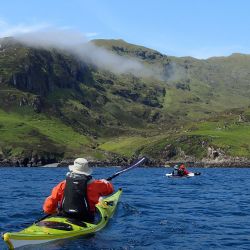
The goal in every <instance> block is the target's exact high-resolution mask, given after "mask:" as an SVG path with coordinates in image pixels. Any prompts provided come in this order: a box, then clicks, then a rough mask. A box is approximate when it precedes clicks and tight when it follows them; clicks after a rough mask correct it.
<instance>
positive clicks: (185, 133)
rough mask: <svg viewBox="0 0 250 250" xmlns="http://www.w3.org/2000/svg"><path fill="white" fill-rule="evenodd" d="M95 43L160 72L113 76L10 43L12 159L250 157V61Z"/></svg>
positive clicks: (2, 82)
mask: <svg viewBox="0 0 250 250" xmlns="http://www.w3.org/2000/svg"><path fill="white" fill-rule="evenodd" d="M92 43H93V44H95V46H98V47H102V48H105V49H107V50H108V51H110V53H112V54H114V55H118V56H120V57H121V58H130V59H131V58H132V59H133V60H136V61H137V62H139V63H140V64H142V65H143V66H144V67H145V68H147V69H150V70H151V71H150V72H154V74H151V75H146V76H138V75H136V74H133V72H132V73H114V72H113V73H112V72H111V71H108V70H106V69H101V68H99V67H96V66H95V65H93V64H90V63H87V62H85V61H84V60H81V59H80V58H78V57H77V56H75V55H73V54H72V53H70V52H69V51H62V50H57V49H41V48H40V49H39V48H33V47H30V46H27V45H23V44H21V43H19V42H18V41H16V40H14V39H13V38H4V39H1V40H0V45H1V46H0V66H1V67H0V117H1V119H0V131H1V141H0V158H1V159H2V160H5V161H6V160H8V159H10V160H12V161H15V160H20V159H22V160H24V159H25V161H26V162H28V161H30V160H31V159H32V160H33V161H35V162H38V161H40V162H41V161H43V162H51V161H58V160H61V159H72V158H74V157H77V156H79V155H87V156H88V157H89V158H90V159H92V160H95V161H98V160H100V161H104V160H114V159H122V160H123V159H125V160H126V159H129V158H132V157H136V156H138V155H139V154H146V155H147V156H149V157H150V158H151V159H152V160H157V161H159V162H160V161H162V162H164V161H165V160H180V159H181V160H183V159H186V160H187V159H189V160H201V159H203V158H206V157H208V152H210V151H209V150H210V149H211V148H213V150H214V151H216V152H219V153H218V154H219V155H223V157H237V156H238V157H247V158H249V156H250V151H249V147H250V145H249V144H250V143H248V141H247V140H244V139H245V138H246V137H244V135H246V134H248V133H249V132H248V131H249V106H250V99H249V91H250V90H249V88H248V82H249V79H250V75H249V73H248V69H249V67H250V56H248V55H241V54H233V55H231V56H229V57H218V58H210V59H207V60H197V59H195V58H191V57H185V58H176V57H170V56H166V55H162V54H161V53H159V52H157V51H155V50H152V49H148V48H145V47H142V46H137V45H133V44H128V43H126V42H125V41H123V40H94V41H92ZM209 157H212V158H213V157H214V156H209Z"/></svg>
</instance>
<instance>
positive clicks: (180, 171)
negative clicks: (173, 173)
mask: <svg viewBox="0 0 250 250" xmlns="http://www.w3.org/2000/svg"><path fill="white" fill-rule="evenodd" d="M188 174H189V171H188V170H187V169H186V167H185V165H184V164H183V163H182V164H181V165H180V166H179V168H178V170H177V175H179V176H185V175H188Z"/></svg>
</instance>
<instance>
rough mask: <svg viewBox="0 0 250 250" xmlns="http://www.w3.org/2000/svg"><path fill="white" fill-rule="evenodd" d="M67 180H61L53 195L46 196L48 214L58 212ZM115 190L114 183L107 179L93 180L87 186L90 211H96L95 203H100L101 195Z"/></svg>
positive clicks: (45, 202) (45, 206) (45, 210)
mask: <svg viewBox="0 0 250 250" xmlns="http://www.w3.org/2000/svg"><path fill="white" fill-rule="evenodd" d="M65 184H66V180H64V181H62V182H60V183H59V184H58V185H57V186H55V187H54V188H53V190H52V192H51V195H50V196H49V197H48V198H46V200H45V201H44V204H43V210H44V212H45V213H47V214H53V213H56V210H57V208H58V206H60V204H61V202H62V199H63V195H64V189H65ZM113 192H114V187H113V185H112V183H110V182H108V181H106V180H93V181H91V182H90V183H89V184H88V186H87V197H88V202H89V206H90V212H91V213H95V205H96V204H97V203H98V201H99V198H100V197H101V196H106V195H109V194H112V193H113Z"/></svg>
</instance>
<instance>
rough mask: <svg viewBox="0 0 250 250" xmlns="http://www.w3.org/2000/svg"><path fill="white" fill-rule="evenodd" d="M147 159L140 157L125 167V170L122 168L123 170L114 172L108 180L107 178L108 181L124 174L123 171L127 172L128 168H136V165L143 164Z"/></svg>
mask: <svg viewBox="0 0 250 250" xmlns="http://www.w3.org/2000/svg"><path fill="white" fill-rule="evenodd" d="M145 160H146V158H145V157H142V158H140V159H139V160H137V161H136V162H134V163H133V164H132V165H130V166H129V167H127V168H125V169H123V170H121V171H118V172H116V173H114V174H113V175H112V176H110V177H108V178H107V179H106V180H107V181H110V180H112V179H114V178H115V177H117V176H118V175H120V174H122V173H124V172H127V171H128V170H130V169H132V168H135V167H137V166H139V165H140V164H142V163H143V162H144V161H145Z"/></svg>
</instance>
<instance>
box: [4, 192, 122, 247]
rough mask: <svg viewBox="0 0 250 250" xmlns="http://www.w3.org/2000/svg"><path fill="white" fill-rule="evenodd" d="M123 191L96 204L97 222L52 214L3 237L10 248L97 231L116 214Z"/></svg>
mask: <svg viewBox="0 0 250 250" xmlns="http://www.w3.org/2000/svg"><path fill="white" fill-rule="evenodd" d="M121 193H122V189H119V190H118V191H117V192H116V193H114V194H113V195H111V196H109V197H107V198H104V199H103V200H101V202H99V203H98V204H97V205H96V208H97V211H98V212H99V214H100V219H99V221H98V222H97V223H95V224H92V223H88V222H84V221H76V220H74V219H70V218H65V217H61V216H51V217H48V218H45V219H43V220H41V221H38V222H35V223H33V224H32V225H31V226H29V227H27V228H25V229H23V230H22V231H19V232H13V233H5V234H4V235H3V236H2V237H3V239H4V241H5V242H6V243H7V245H8V246H9V249H16V248H18V247H21V246H26V245H35V244H42V243H47V242H51V241H55V240H61V239H67V238H72V237H76V236H83V235H88V234H91V233H94V232H97V231H99V230H100V229H102V228H104V227H105V226H106V224H107V223H108V221H109V219H110V218H111V217H112V215H113V214H114V212H115V209H116V207H117V203H118V201H119V198H120V195H121Z"/></svg>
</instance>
